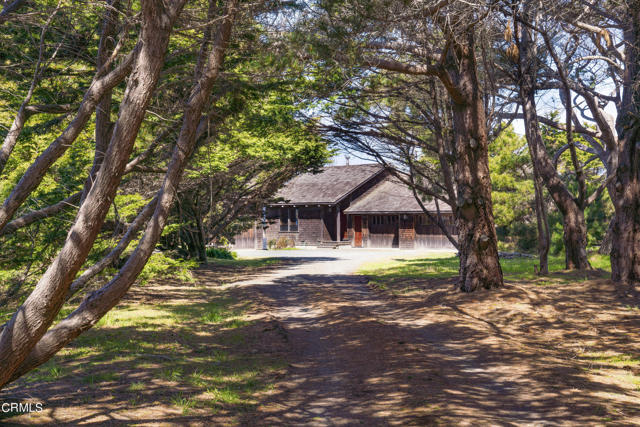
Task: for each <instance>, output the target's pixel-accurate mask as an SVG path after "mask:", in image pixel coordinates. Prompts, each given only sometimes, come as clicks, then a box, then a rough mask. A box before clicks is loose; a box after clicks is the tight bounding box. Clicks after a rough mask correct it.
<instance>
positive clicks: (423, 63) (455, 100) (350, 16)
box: [314, 1, 502, 292]
mask: <svg viewBox="0 0 640 427" xmlns="http://www.w3.org/2000/svg"><path fill="white" fill-rule="evenodd" d="M321 6H322V7H323V10H322V13H318V14H317V15H318V16H320V18H317V17H316V18H315V19H316V20H319V21H320V22H319V23H318V24H317V25H318V28H319V29H320V30H321V31H324V32H325V33H326V34H327V40H328V42H327V45H330V44H331V39H332V37H333V38H334V40H333V42H334V43H335V38H338V40H339V41H338V43H340V49H339V50H338V51H334V52H335V53H334V57H335V58H336V59H337V60H338V61H339V62H342V63H344V64H351V65H352V66H353V65H354V62H353V61H350V59H349V57H348V55H347V54H346V53H345V45H344V44H345V42H346V43H347V46H352V47H354V51H353V52H351V55H352V56H355V59H356V62H355V65H356V66H360V67H367V68H368V69H371V70H385V71H387V72H390V73H396V74H397V75H403V76H433V77H435V78H437V79H438V80H439V82H440V84H442V85H443V87H444V88H445V90H446V92H447V94H448V97H449V102H450V108H451V111H452V128H453V131H452V133H453V142H454V144H453V147H452V148H453V153H452V154H453V157H454V159H455V161H454V168H453V169H454V174H453V175H454V177H455V182H456V193H457V194H456V202H455V204H456V208H455V212H456V219H457V226H458V233H459V234H458V247H459V253H460V276H459V286H460V289H462V290H463V291H466V292H471V291H474V290H476V289H478V288H493V287H499V286H501V285H502V269H501V267H500V262H499V259H498V250H497V237H496V233H495V227H494V220H493V212H492V202H491V178H490V175H489V166H488V156H487V149H488V143H489V134H488V131H487V122H488V115H487V112H486V110H485V100H486V99H485V97H484V96H483V94H482V91H481V86H480V79H479V73H480V72H479V66H478V63H477V58H476V55H477V53H478V51H479V50H480V49H479V47H478V46H477V45H476V38H477V36H478V33H479V32H480V30H479V27H481V24H480V23H481V22H482V20H483V18H484V17H485V16H486V14H487V13H488V10H487V9H485V5H484V4H481V3H477V4H474V3H465V4H460V3H451V2H448V1H437V2H436V1H434V2H427V3H420V4H411V5H410V7H409V5H406V4H405V3H401V2H392V3H385V4H379V3H378V2H375V1H373V2H369V1H363V2H358V3H357V4H356V5H354V4H349V7H348V8H347V7H345V5H343V4H342V3H340V2H328V3H326V4H322V5H321ZM390 10H392V11H393V16H394V19H392V20H388V19H386V17H387V16H389V15H388V13H389V11H390ZM354 11H366V14H364V16H365V17H366V18H363V14H360V13H358V12H355V14H354ZM376 11H384V16H381V15H379V14H377V13H376ZM314 16H315V15H314ZM347 53H348V50H347Z"/></svg>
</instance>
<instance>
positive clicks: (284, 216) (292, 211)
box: [280, 208, 298, 231]
mask: <svg viewBox="0 0 640 427" xmlns="http://www.w3.org/2000/svg"><path fill="white" fill-rule="evenodd" d="M280 231H298V209H296V208H280Z"/></svg>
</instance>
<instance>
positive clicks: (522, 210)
mask: <svg viewBox="0 0 640 427" xmlns="http://www.w3.org/2000/svg"><path fill="white" fill-rule="evenodd" d="M489 170H490V172H491V184H492V190H493V191H492V193H491V198H492V200H493V215H494V218H495V222H496V231H497V233H498V240H499V245H500V247H501V249H504V250H517V251H520V252H532V251H534V250H535V248H536V245H537V229H536V217H535V210H534V209H535V204H534V189H533V180H532V176H531V175H532V171H531V159H530V157H529V151H528V149H527V141H526V140H525V139H524V137H522V136H520V135H518V134H516V133H515V132H514V130H513V128H512V127H509V128H507V129H505V130H504V131H503V132H502V133H501V134H500V135H499V136H498V138H496V139H495V140H494V141H493V142H492V143H491V144H490V145H489Z"/></svg>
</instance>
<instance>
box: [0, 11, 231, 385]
mask: <svg viewBox="0 0 640 427" xmlns="http://www.w3.org/2000/svg"><path fill="white" fill-rule="evenodd" d="M165 3H166V2H165ZM165 3H163V4H161V3H159V2H156V1H147V2H142V4H141V6H142V16H141V17H142V20H141V31H140V36H139V41H140V43H139V45H138V47H136V49H135V50H134V51H133V52H132V54H130V58H131V59H129V60H128V63H129V64H130V65H126V66H125V67H124V68H125V69H128V68H129V67H131V77H130V79H129V81H128V83H127V88H126V90H125V92H124V94H123V98H122V101H121V104H120V115H119V118H118V120H117V122H116V123H115V126H114V127H113V132H112V135H111V138H110V141H109V146H108V149H107V152H106V153H105V156H104V160H103V161H102V163H101V165H100V166H99V170H98V172H97V174H96V178H95V181H93V182H92V183H91V185H90V189H89V190H88V191H87V193H86V197H85V198H84V201H83V203H82V205H81V206H80V209H79V211H78V214H77V215H76V220H75V222H74V224H73V226H72V227H71V229H70V230H69V233H68V236H67V239H66V242H65V244H64V245H63V247H62V249H61V251H60V252H59V254H58V256H57V257H56V258H55V259H54V261H53V262H52V264H51V265H50V267H49V268H48V269H47V271H46V272H45V274H44V275H43V276H42V277H41V278H40V280H39V282H38V284H37V285H36V287H35V289H34V291H33V292H32V293H31V295H30V296H29V297H28V298H27V299H26V300H25V302H24V303H23V304H22V306H21V307H20V308H19V309H18V311H17V312H16V314H14V316H13V317H12V318H11V320H10V321H9V322H8V323H7V324H6V325H5V326H4V328H3V329H2V332H1V335H0V361H1V363H2V366H3V368H4V369H3V370H2V372H0V384H3V385H4V384H6V383H7V382H9V381H11V380H13V379H15V378H17V377H19V376H20V375H23V374H24V373H25V372H28V371H29V370H31V369H33V368H34V367H36V366H38V365H39V364H41V363H43V362H44V361H46V360H48V359H49V358H50V357H51V356H52V355H53V354H55V352H57V351H58V350H59V349H60V348H62V346H64V345H65V344H66V343H68V342H69V341H70V340H72V339H73V338H75V337H76V336H77V335H79V334H80V333H82V332H83V331H85V330H87V329H89V328H90V327H91V326H92V325H94V324H95V322H97V321H98V320H99V319H100V317H102V316H103V315H104V314H105V313H106V312H107V311H108V310H109V309H111V308H112V307H113V306H114V305H115V304H116V303H117V302H118V301H119V300H120V299H121V298H122V296H123V295H124V293H126V291H127V290H128V288H129V287H130V286H131V284H132V283H133V281H134V280H135V278H136V277H137V275H138V274H139V273H140V271H141V270H142V267H144V265H145V263H146V261H147V260H148V258H149V256H150V255H151V252H152V250H153V248H154V247H155V244H156V242H157V240H158V238H159V237H160V233H161V232H162V229H163V227H164V225H165V222H166V219H167V216H168V212H169V209H170V207H171V205H172V203H173V200H174V197H175V193H176V187H177V184H178V183H179V181H180V178H181V176H182V172H183V170H184V167H185V165H186V161H187V159H188V158H189V156H190V153H191V151H192V150H193V149H194V147H195V141H196V136H197V128H198V125H199V124H200V121H201V118H202V112H203V109H204V107H205V105H206V104H207V102H208V100H209V97H210V94H211V91H212V89H213V86H214V84H215V82H216V78H217V76H218V74H219V72H220V68H221V66H222V61H223V58H224V54H225V51H226V47H227V45H228V42H229V39H230V37H231V30H232V27H233V22H234V18H235V15H236V12H237V3H236V2H235V1H233V0H231V1H230V2H228V3H227V4H226V5H225V7H224V10H222V11H220V15H221V18H222V19H221V21H220V22H219V23H218V24H217V25H215V31H212V36H211V39H210V40H209V39H207V38H205V41H204V43H205V46H207V47H206V48H203V49H201V52H200V59H201V61H199V62H198V64H199V65H197V66H196V73H195V74H196V78H195V79H194V85H193V89H192V90H191V93H190V96H189V98H188V100H187V102H186V103H185V106H184V113H183V117H182V126H181V130H180V132H179V134H178V138H177V142H176V144H175V148H174V150H173V153H172V158H171V161H170V163H169V166H168V169H167V172H166V175H165V179H164V181H163V184H162V187H161V189H160V191H159V192H158V197H157V202H155V210H154V212H153V215H152V216H151V219H150V220H149V222H148V224H147V227H146V230H145V233H144V235H143V237H142V238H141V240H140V243H139V244H138V247H137V248H136V250H135V251H134V252H133V253H132V254H131V255H130V256H129V258H128V260H127V262H126V263H125V265H124V266H123V267H122V268H121V269H120V272H119V273H118V275H116V277H114V278H113V279H112V280H111V281H110V282H109V283H107V284H106V285H105V286H103V287H102V288H101V289H100V290H99V291H98V292H94V293H93V294H91V295H90V296H88V297H87V298H86V299H85V300H84V301H83V302H82V303H81V304H80V306H79V307H78V308H77V309H76V310H75V311H74V312H73V313H71V315H69V316H68V317H67V318H66V319H64V320H62V321H61V322H59V323H58V324H56V325H55V326H54V327H53V328H50V326H51V324H52V322H53V320H54V318H55V316H56V315H57V314H58V312H59V310H60V308H61V306H62V304H63V303H64V301H65V299H66V296H67V294H68V291H69V287H70V285H71V282H72V281H73V279H74V277H75V275H76V273H77V272H78V270H79V269H80V267H81V266H82V263H83V262H84V260H85V259H86V257H87V255H88V253H89V251H90V250H91V247H92V245H93V243H94V241H95V239H96V237H97V235H98V232H99V230H100V228H101V226H102V223H103V221H104V218H105V216H106V214H107V211H108V209H109V207H110V205H111V204H112V202H113V199H114V197H115V193H116V190H117V188H118V185H119V183H120V180H121V178H122V176H123V173H124V172H125V170H126V167H127V163H128V161H129V156H130V154H131V152H132V150H133V145H134V142H135V139H136V136H137V135H138V131H139V129H140V126H141V124H142V120H143V118H144V115H145V112H146V107H147V105H148V104H149V102H150V100H151V97H152V95H153V91H154V88H155V86H156V84H157V81H158V79H159V77H160V71H161V70H162V67H163V65H164V58H165V54H166V52H167V47H168V44H169V40H170V34H171V31H172V28H173V26H174V24H175V22H176V20H177V19H178V17H179V16H180V13H181V11H182V8H183V6H184V3H185V2H184V1H182V0H175V1H172V2H169V3H166V4H165ZM212 5H213V3H212ZM214 10H218V9H214ZM209 43H210V46H209V45H208V44H209ZM117 68H123V66H122V65H120V66H119V67H117ZM117 68H116V69H117ZM121 72H123V71H121ZM101 73H104V69H100V70H99V71H98V74H97V77H96V78H95V79H94V84H93V85H92V86H91V87H90V88H89V90H88V92H87V94H85V100H84V102H83V104H81V106H80V109H79V113H78V116H77V117H76V120H74V121H72V125H73V126H71V128H70V129H69V128H68V129H67V131H65V132H63V134H62V135H63V136H64V137H65V138H71V141H72V140H73V136H74V134H75V133H76V132H77V128H78V127H79V128H82V127H83V126H84V125H85V124H86V120H85V119H84V115H85V114H86V113H87V112H89V113H90V111H91V110H92V108H93V107H94V106H95V105H96V103H97V101H98V100H99V98H100V97H101V96H102V95H103V94H104V91H105V90H108V88H110V87H113V86H110V85H109V84H106V83H105V81H104V80H101V78H102V76H101ZM106 75H107V76H111V77H110V78H112V79H113V78H114V77H113V74H112V72H108V73H107V74H106ZM78 117H81V119H78ZM87 120H88V119H87ZM71 141H68V142H71ZM60 144H61V141H60V138H59V139H57V140H56V141H55V142H54V144H53V148H50V150H48V152H47V151H45V154H44V155H49V156H50V157H55V155H58V154H59V152H58V151H57V150H59V149H57V147H58V145H60ZM41 157H42V156H41ZM48 161H50V160H48ZM36 163H38V160H36ZM46 165H47V162H41V163H39V164H38V168H36V169H28V170H27V172H26V173H25V177H27V178H25V177H23V180H25V179H26V180H27V181H29V182H30V184H29V185H25V184H22V186H21V184H20V183H19V184H18V188H19V189H20V190H21V191H25V188H31V187H35V186H36V185H37V182H38V180H39V179H38V177H37V176H34V177H31V176H29V174H34V175H37V174H38V173H42V172H34V170H37V171H40V170H41V169H39V168H44V170H46ZM23 180H21V182H23ZM15 191H16V190H14V194H15ZM9 197H10V198H11V197H12V196H9ZM13 200H15V201H19V197H14V199H13ZM6 205H7V203H6V202H5V206H6ZM9 206H11V205H9ZM14 212H15V210H14ZM5 215H7V216H9V217H10V215H9V211H5Z"/></svg>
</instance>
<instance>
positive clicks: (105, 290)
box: [0, 0, 237, 384]
mask: <svg viewBox="0 0 640 427" xmlns="http://www.w3.org/2000/svg"><path fill="white" fill-rule="evenodd" d="M182 4H183V3H182ZM236 6H237V2H236V0H231V1H230V4H229V5H228V7H227V10H226V12H227V15H226V17H225V19H224V20H223V22H222V23H221V24H220V28H219V33H218V36H217V37H216V42H215V43H214V46H213V47H212V48H211V51H210V53H209V58H208V63H207V67H206V69H205V70H204V72H203V74H202V77H201V78H200V79H199V80H198V81H197V82H196V84H195V85H194V88H193V90H192V92H191V96H190V97H189V100H188V101H187V103H186V105H185V112H184V116H183V121H182V129H181V130H180V135H179V136H178V141H177V143H176V146H175V147H174V150H173V153H172V157H171V161H170V163H169V167H168V170H167V173H166V175H165V179H164V182H163V184H162V187H161V189H160V191H159V192H158V196H157V197H158V199H157V200H158V201H157V204H156V208H155V211H154V214H153V217H152V218H151V219H150V221H149V222H148V224H147V227H146V229H145V232H144V234H143V236H142V238H141V239H140V242H139V243H138V246H137V247H136V249H135V250H134V251H133V253H132V254H131V256H130V257H129V258H128V260H127V262H126V263H125V265H124V266H123V267H122V269H121V270H120V271H119V272H118V274H117V275H116V276H115V277H114V278H113V279H112V280H111V281H110V282H109V283H107V284H106V285H105V286H103V287H102V288H101V289H100V290H98V291H96V292H94V293H92V294H91V295H89V296H88V297H87V298H86V299H85V300H84V301H83V302H82V304H80V306H79V307H78V308H77V309H76V310H75V311H74V312H72V313H71V314H70V315H69V316H67V317H66V318H65V319H63V320H61V321H60V322H59V323H58V324H57V325H56V326H55V327H53V328H52V329H51V330H49V331H48V332H47V333H46V334H45V335H44V336H42V338H41V339H40V340H39V341H38V342H37V345H35V347H33V349H32V350H31V352H30V353H29V354H28V357H26V359H24V361H23V362H22V364H21V365H20V366H19V367H17V369H14V370H12V375H11V373H10V374H9V375H10V379H9V377H7V379H3V378H0V384H6V382H8V381H13V380H15V379H17V378H19V377H20V376H21V375H24V374H25V373H26V372H29V371H30V370H32V369H34V368H35V367H37V366H39V365H41V364H42V363H44V362H46V361H47V360H49V359H50V358H51V357H52V356H53V355H54V354H56V353H57V352H58V351H59V350H60V349H61V348H62V347H64V346H65V345H66V344H67V343H68V342H70V341H71V340H73V339H74V338H75V337H77V336H78V335H80V334H81V333H82V332H84V331H86V330H88V329H90V328H91V327H92V326H93V325H95V323H96V322H97V321H98V320H100V318H101V317H102V316H104V315H105V314H106V313H107V312H108V311H109V310H111V309H112V308H113V307H114V306H115V305H116V304H117V303H118V302H119V301H120V299H121V298H122V297H123V296H124V295H125V294H126V293H127V291H128V290H129V287H130V286H131V285H132V284H133V282H134V281H135V279H136V278H137V277H138V275H139V274H140V272H141V271H142V269H143V268H144V266H145V264H146V263H147V261H148V259H149V257H150V256H151V254H152V252H153V249H154V248H155V247H156V243H157V242H158V239H159V238H160V234H161V233H162V230H163V228H164V226H165V224H166V221H167V218H168V216H169V212H170V209H171V206H172V205H173V202H174V199H175V196H176V192H177V188H178V184H179V182H180V179H181V177H182V173H183V172H184V168H185V166H186V163H187V160H188V159H189V157H190V155H191V153H192V152H193V149H194V147H195V142H196V136H197V126H198V123H199V121H200V117H201V115H202V111H203V109H204V106H205V104H206V102H207V101H208V100H209V98H210V94H211V91H212V89H213V85H214V83H215V81H216V79H217V76H218V74H219V71H220V67H221V65H222V61H223V58H224V53H225V51H226V47H227V44H228V41H229V38H230V36H231V29H232V24H233V19H234V17H235V12H236ZM159 15H160V14H159ZM161 16H162V15H161ZM169 22H171V21H169ZM165 48H166V45H165ZM165 50H166V49H165ZM117 129H118V126H117V125H116V132H115V133H117ZM115 136H116V135H115V134H114V138H115ZM109 154H111V151H110V152H108V153H107V156H105V163H104V164H103V166H102V168H101V169H100V172H99V173H98V177H100V176H101V175H102V174H103V172H104V171H105V170H106V169H107V168H106V167H107V165H108V163H109V158H110V156H109ZM99 179H100V178H98V181H99ZM98 186H99V182H96V184H95V185H94V186H93V187H92V189H91V192H90V193H89V196H88V197H87V202H88V201H89V200H90V198H91V194H92V193H93V192H94V191H95V189H96V188H97V187H98ZM87 202H85V204H86V203H87Z"/></svg>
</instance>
